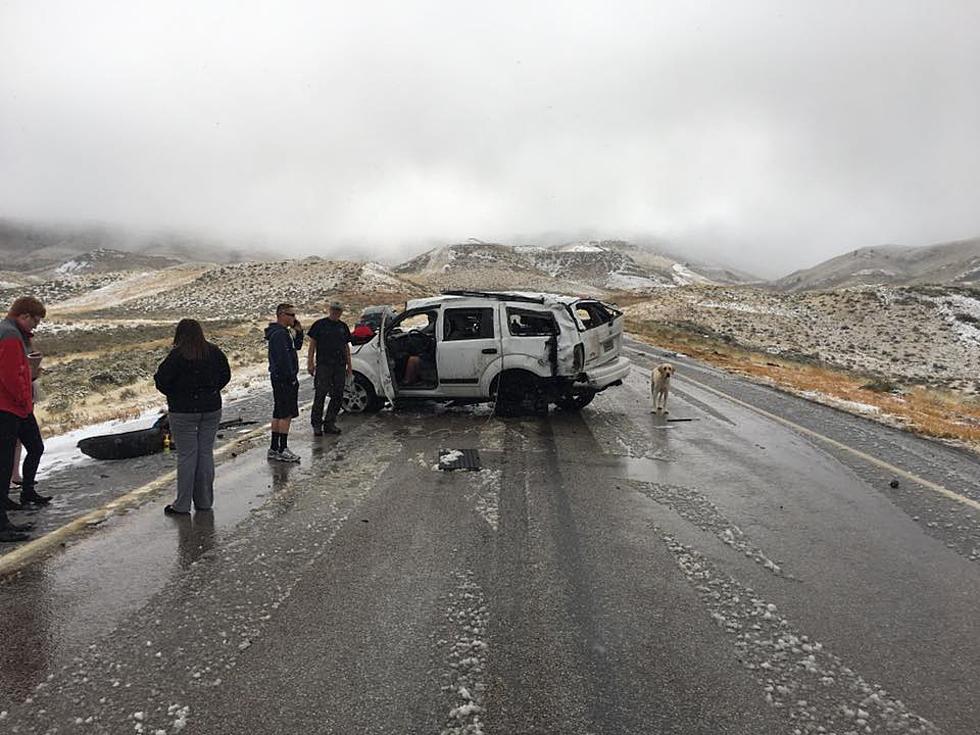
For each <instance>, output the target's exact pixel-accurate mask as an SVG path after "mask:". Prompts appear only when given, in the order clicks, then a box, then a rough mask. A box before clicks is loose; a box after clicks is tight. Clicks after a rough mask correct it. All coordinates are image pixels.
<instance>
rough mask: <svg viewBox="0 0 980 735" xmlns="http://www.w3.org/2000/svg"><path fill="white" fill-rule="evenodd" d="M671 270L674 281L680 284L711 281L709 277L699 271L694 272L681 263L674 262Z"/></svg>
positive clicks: (686, 284) (688, 284)
mask: <svg viewBox="0 0 980 735" xmlns="http://www.w3.org/2000/svg"><path fill="white" fill-rule="evenodd" d="M673 271H674V274H673V276H674V282H675V283H677V284H678V285H680V286H690V285H691V284H692V283H701V284H708V283H711V282H712V281H711V279H710V278H705V277H704V276H702V275H701V274H700V273H695V272H694V271H692V270H691V269H690V268H688V267H687V266H686V265H684V264H682V263H674V266H673Z"/></svg>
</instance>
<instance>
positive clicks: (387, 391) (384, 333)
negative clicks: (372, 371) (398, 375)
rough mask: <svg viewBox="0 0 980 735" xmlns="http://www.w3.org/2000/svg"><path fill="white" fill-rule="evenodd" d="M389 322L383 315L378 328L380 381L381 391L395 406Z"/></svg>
mask: <svg viewBox="0 0 980 735" xmlns="http://www.w3.org/2000/svg"><path fill="white" fill-rule="evenodd" d="M388 321H389V319H388V315H387V314H384V315H382V317H381V324H380V326H379V327H378V353H377V354H378V380H379V381H380V382H381V391H382V392H383V393H384V396H385V398H387V399H388V403H390V404H391V405H392V406H394V405H395V383H394V381H393V380H392V378H391V365H390V364H389V362H388Z"/></svg>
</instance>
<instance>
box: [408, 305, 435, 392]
mask: <svg viewBox="0 0 980 735" xmlns="http://www.w3.org/2000/svg"><path fill="white" fill-rule="evenodd" d="M425 316H426V318H427V319H428V324H426V325H425V326H424V327H422V328H421V329H420V330H419V331H420V332H421V333H422V334H424V335H425V336H427V337H429V338H431V339H435V334H436V314H435V313H434V312H430V313H427V314H426V315H425ZM424 357H426V355H424V353H423V352H422V351H421V350H420V348H419V347H409V352H407V353H406V354H405V355H404V357H403V358H402V362H403V363H404V364H403V365H402V369H401V371H400V372H401V376H402V379H401V382H400V383H399V385H400V386H402V387H403V388H412V387H417V386H423V385H425V384H424V383H423V382H422V372H423V370H424V368H425V362H424Z"/></svg>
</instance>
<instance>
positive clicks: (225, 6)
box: [0, 0, 980, 275]
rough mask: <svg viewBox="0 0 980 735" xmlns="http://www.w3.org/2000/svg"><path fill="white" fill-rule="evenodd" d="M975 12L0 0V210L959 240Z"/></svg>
mask: <svg viewBox="0 0 980 735" xmlns="http://www.w3.org/2000/svg"><path fill="white" fill-rule="evenodd" d="M978 29H980V2H977V1H976V0H963V1H962V2H951V1H949V2H944V1H943V0H929V1H923V2H907V1H904V0H884V1H882V2H871V1H869V0H856V1H855V0H851V1H848V2H831V1H828V0H819V1H816V2H801V1H797V0H791V1H789V2H787V1H785V0H782V1H776V0H774V1H773V2H747V1H739V0H730V1H729V0H717V1H716V2H691V1H690V0H683V1H678V2H656V1H655V0H641V1H640V2H635V3H634V2H610V1H609V0H605V1H603V2H595V3H588V2H575V1H574V0H565V1H563V2H555V3H551V2H542V1H541V0H535V1H534V2H528V1H527V0H522V1H520V2H505V1H503V0H495V1H494V2H466V1H464V0H453V1H447V2H415V1H412V0H407V1H406V0H400V1H397V2H370V1H365V0H359V1H358V2H350V1H349V0H348V1H347V2H343V3H331V2H323V1H319V2H318V1H311V2H299V1H293V2H288V1H285V0H276V1H275V2H273V1H271V0H270V1H267V2H263V3H257V2H256V3H251V2H230V1H229V2H219V1H217V0H194V1H193V2H184V1H183V0H167V1H166V2H162V1H161V2H152V1H147V2H137V1H135V0H121V1H120V2H101V1H99V0H86V2H78V1H77V0H66V1H65V2H46V1H44V0H23V1H22V2H9V1H8V2H5V1H3V0H0V216H6V217H21V218H30V219H56V220H59V221H73V220H99V221H105V222H112V223H117V222H118V223H122V224H127V225H137V226H141V227H172V228H176V229H180V230H190V231H201V232H203V233H207V234H208V235H212V236H214V235H216V236H219V237H226V238H228V239H229V240H235V239H239V238H248V239H250V240H256V239H258V240H260V241H264V242H267V243H272V244H277V245H278V244H283V245H284V246H285V245H290V246H296V247H298V248H299V249H302V250H304V251H318V252H321V253H336V252H337V251H338V249H339V248H342V247H344V246H348V245H350V244H359V245H361V246H364V247H367V248H369V249H370V250H371V251H373V252H375V253H376V254H377V255H378V256H379V257H387V258H398V257H399V256H401V255H403V254H404V255H408V254H410V253H411V252H414V251H416V250H418V249H419V247H420V246H421V244H423V243H426V242H428V241H458V240H464V239H466V238H468V237H479V238H482V239H484V240H500V241H508V240H511V239H514V238H520V239H521V240H524V241H528V240H534V239H535V238H537V237H539V236H540V235H542V234H543V233H558V236H565V235H568V236H569V237H576V236H579V235H582V234H589V235H594V236H603V237H638V236H650V237H655V238H659V239H661V240H663V241H666V242H668V243H670V244H671V246H672V248H673V250H675V251H676V252H678V253H681V254H685V253H687V254H689V255H690V256H697V257H708V258H713V259H716V260H719V261H723V262H727V263H730V264H736V265H741V266H743V267H745V268H747V269H749V270H753V271H755V272H757V273H760V274H762V275H778V274H781V273H784V272H787V271H789V270H792V269H793V268H796V267H799V266H803V265H810V264H812V263H814V262H817V261H819V260H821V259H823V258H825V257H829V256H831V255H835V254H837V253H840V252H843V251H845V250H849V249H852V248H854V247H858V246H862V245H871V244H879V243H884V242H896V243H907V244H922V243H927V242H935V241H941V240H948V239H956V238H962V237H968V236H974V235H978V234H980V31H978Z"/></svg>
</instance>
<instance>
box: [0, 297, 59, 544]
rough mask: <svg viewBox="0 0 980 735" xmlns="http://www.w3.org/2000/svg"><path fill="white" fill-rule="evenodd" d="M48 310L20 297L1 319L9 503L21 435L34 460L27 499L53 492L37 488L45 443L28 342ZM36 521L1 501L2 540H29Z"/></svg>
mask: <svg viewBox="0 0 980 735" xmlns="http://www.w3.org/2000/svg"><path fill="white" fill-rule="evenodd" d="M45 314H46V310H45V308H44V304H42V303H41V302H40V301H39V300H38V299H36V298H34V297H33V296H22V297H21V298H19V299H17V300H16V301H14V303H13V305H12V306H11V307H10V311H8V312H7V318H6V319H4V320H2V321H0V501H3V502H4V503H6V501H7V495H8V493H9V492H10V475H11V472H12V471H13V465H14V448H15V447H16V445H17V441H18V439H19V440H20V442H21V444H23V445H24V449H26V450H27V453H28V454H29V455H33V456H34V460H33V461H32V462H31V466H27V464H25V466H24V485H23V491H22V492H21V502H22V503H24V502H27V503H37V504H38V505H44V504H45V503H47V502H48V501H49V500H50V498H45V497H44V496H42V495H38V494H37V491H36V490H35V489H34V473H35V472H36V471H37V461H38V460H39V459H40V456H41V452H42V451H44V444H43V442H42V441H41V432H40V430H39V429H38V426H37V420H36V419H35V418H34V398H33V392H32V389H31V382H32V380H31V377H32V376H31V366H30V362H29V361H28V359H27V351H28V347H27V345H28V342H29V341H30V339H31V337H32V336H33V334H34V330H35V329H37V326H38V324H40V323H41V319H43V318H44V316H45ZM30 529H31V524H29V523H28V524H20V525H18V524H15V523H13V522H11V520H10V519H9V518H7V511H6V509H5V508H4V507H3V506H0V542H3V541H24V540H26V539H28V538H29V536H28V535H27V533H26V531H29V530H30Z"/></svg>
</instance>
